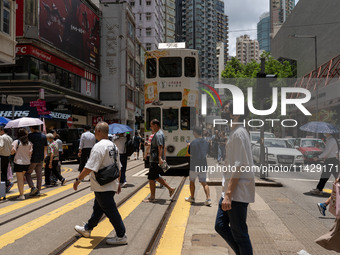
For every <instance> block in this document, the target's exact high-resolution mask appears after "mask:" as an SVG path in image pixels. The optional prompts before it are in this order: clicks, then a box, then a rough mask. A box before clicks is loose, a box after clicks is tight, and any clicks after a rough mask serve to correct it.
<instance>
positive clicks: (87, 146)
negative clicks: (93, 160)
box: [78, 125, 96, 172]
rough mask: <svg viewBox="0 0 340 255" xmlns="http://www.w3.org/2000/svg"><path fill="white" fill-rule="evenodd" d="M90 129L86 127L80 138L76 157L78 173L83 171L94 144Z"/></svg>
mask: <svg viewBox="0 0 340 255" xmlns="http://www.w3.org/2000/svg"><path fill="white" fill-rule="evenodd" d="M90 129H91V127H90V126H89V125H86V126H85V127H84V133H82V135H81V137H80V143H79V152H78V157H79V158H80V163H79V169H78V171H79V172H81V171H83V169H84V167H85V165H86V162H87V160H88V159H89V157H90V153H91V149H92V147H93V146H94V145H95V144H96V137H95V136H94V134H92V133H91V132H90Z"/></svg>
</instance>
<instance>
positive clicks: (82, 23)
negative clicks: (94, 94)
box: [39, 0, 99, 68]
mask: <svg viewBox="0 0 340 255" xmlns="http://www.w3.org/2000/svg"><path fill="white" fill-rule="evenodd" d="M39 36H40V38H41V39H43V40H46V41H48V42H49V43H51V44H52V45H54V46H55V47H57V48H58V49H61V50H62V51H64V52H66V53H68V54H70V55H71V56H73V57H75V58H77V59H79V60H81V61H83V62H85V63H86V64H89V65H91V66H93V67H95V68H98V67H99V17H98V16H97V15H96V14H95V13H94V12H93V11H92V10H91V9H90V8H89V7H88V6H87V5H85V4H84V3H83V2H82V1H80V0H63V1H55V0H40V14H39Z"/></svg>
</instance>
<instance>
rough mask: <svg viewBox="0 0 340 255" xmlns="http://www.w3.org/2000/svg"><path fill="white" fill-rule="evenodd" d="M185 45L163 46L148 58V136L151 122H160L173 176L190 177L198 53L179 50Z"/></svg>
mask: <svg viewBox="0 0 340 255" xmlns="http://www.w3.org/2000/svg"><path fill="white" fill-rule="evenodd" d="M183 44H184V43H170V44H169V43H166V44H160V45H159V48H160V49H159V50H153V51H148V52H146V54H145V84H144V97H145V112H144V116H145V135H149V136H150V135H151V129H150V121H151V120H153V119H158V120H159V121H160V123H161V128H162V130H163V132H164V136H165V150H166V161H167V163H168V164H169V166H170V167H171V168H170V170H169V171H168V172H169V174H171V175H173V174H175V175H187V174H188V170H189V164H190V157H189V155H188V152H187V143H188V141H190V140H191V137H192V129H193V127H195V125H197V124H198V100H199V98H198V97H199V94H198V90H197V84H198V79H199V77H198V75H199V71H198V52H197V50H193V49H185V48H179V47H180V46H181V47H183V46H184V45H183ZM174 47H175V48H174ZM168 172H167V174H168Z"/></svg>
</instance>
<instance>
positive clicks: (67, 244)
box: [49, 181, 149, 255]
mask: <svg viewBox="0 0 340 255" xmlns="http://www.w3.org/2000/svg"><path fill="white" fill-rule="evenodd" d="M148 183H149V181H145V182H143V183H142V185H140V186H139V187H138V188H137V189H135V190H133V191H131V192H130V193H129V194H128V195H127V196H126V197H124V198H123V199H122V200H121V201H119V202H118V203H117V207H118V208H119V207H120V206H121V205H123V204H124V203H125V202H126V201H127V200H129V199H130V198H131V197H132V196H133V195H134V194H135V193H136V192H138V191H139V190H141V189H142V188H143V187H145V186H146V185H147V184H148ZM105 218H106V216H103V217H102V218H101V220H100V221H103V220H104V219H105ZM79 238H81V236H79V235H78V234H76V235H73V236H72V237H70V238H69V239H68V240H67V241H66V242H64V243H63V244H61V245H60V246H59V247H57V248H56V249H55V250H54V251H52V252H51V253H49V255H59V254H62V253H63V252H64V251H65V250H66V249H67V248H69V247H70V246H71V245H72V244H74V243H75V242H76V241H77V240H78V239H79Z"/></svg>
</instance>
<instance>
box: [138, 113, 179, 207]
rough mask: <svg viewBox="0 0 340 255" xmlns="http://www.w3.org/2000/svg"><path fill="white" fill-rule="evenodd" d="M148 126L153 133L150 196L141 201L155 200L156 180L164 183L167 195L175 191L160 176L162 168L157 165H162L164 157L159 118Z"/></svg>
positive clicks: (162, 134)
mask: <svg viewBox="0 0 340 255" xmlns="http://www.w3.org/2000/svg"><path fill="white" fill-rule="evenodd" d="M150 127H151V129H152V133H153V134H155V135H154V136H153V138H152V141H151V150H150V170H149V175H148V180H149V185H150V193H151V194H150V197H149V198H147V199H146V200H143V202H155V200H156V199H155V193H156V182H155V181H158V182H159V183H160V184H162V185H164V186H165V187H166V188H167V189H168V190H169V195H170V197H172V195H173V194H174V193H175V190H176V188H171V187H170V186H169V184H168V183H167V182H166V181H165V180H164V179H163V178H162V177H161V176H160V174H162V173H163V170H162V168H161V167H160V166H159V165H162V163H163V160H165V157H164V148H165V146H164V145H165V142H164V133H163V131H162V130H161V128H160V122H159V120H156V119H153V120H152V121H151V123H150Z"/></svg>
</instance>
